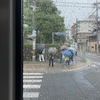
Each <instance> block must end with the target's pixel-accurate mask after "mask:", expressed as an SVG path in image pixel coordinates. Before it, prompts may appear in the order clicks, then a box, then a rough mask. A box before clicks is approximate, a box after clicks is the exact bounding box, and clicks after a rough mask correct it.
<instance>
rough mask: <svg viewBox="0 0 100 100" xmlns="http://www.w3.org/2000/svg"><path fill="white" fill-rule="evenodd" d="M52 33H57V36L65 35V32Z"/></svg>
mask: <svg viewBox="0 0 100 100" xmlns="http://www.w3.org/2000/svg"><path fill="white" fill-rule="evenodd" d="M54 34H55V35H57V36H64V35H66V34H67V33H61V32H56V33H54Z"/></svg>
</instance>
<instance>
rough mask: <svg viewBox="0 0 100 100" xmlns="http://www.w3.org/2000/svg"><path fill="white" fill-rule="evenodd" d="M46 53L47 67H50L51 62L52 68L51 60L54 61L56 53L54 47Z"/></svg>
mask: <svg viewBox="0 0 100 100" xmlns="http://www.w3.org/2000/svg"><path fill="white" fill-rule="evenodd" d="M48 53H49V67H50V65H51V62H52V67H54V65H53V60H54V55H55V54H56V53H57V49H56V48H55V47H50V48H49V49H48Z"/></svg>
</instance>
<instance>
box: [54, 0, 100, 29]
mask: <svg viewBox="0 0 100 100" xmlns="http://www.w3.org/2000/svg"><path fill="white" fill-rule="evenodd" d="M53 1H54V3H55V4H56V6H57V8H58V10H60V11H61V16H63V17H64V23H65V27H66V28H69V29H70V28H71V26H72V25H73V23H76V19H78V20H86V19H87V18H88V17H89V16H90V15H91V14H92V13H93V12H94V11H95V10H96V8H93V5H92V3H94V2H96V0H53ZM98 2H100V0H98ZM86 3H87V4H86ZM77 6H78V7H77ZM81 6H84V7H81ZM86 6H88V7H86ZM89 7H90V8H89ZM99 11H100V10H99Z"/></svg>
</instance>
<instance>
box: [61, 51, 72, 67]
mask: <svg viewBox="0 0 100 100" xmlns="http://www.w3.org/2000/svg"><path fill="white" fill-rule="evenodd" d="M62 53H63V55H65V61H66V67H67V66H69V59H70V57H71V55H72V54H71V52H70V51H68V50H65V51H63V52H62Z"/></svg>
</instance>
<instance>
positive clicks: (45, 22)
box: [35, 0, 65, 43]
mask: <svg viewBox="0 0 100 100" xmlns="http://www.w3.org/2000/svg"><path fill="white" fill-rule="evenodd" d="M36 5H37V9H36V15H35V18H36V19H35V25H36V29H37V30H40V34H41V39H42V41H43V42H44V43H45V42H48V43H51V42H52V32H64V31H65V27H64V26H65V25H64V20H63V17H61V16H60V15H59V14H60V11H58V9H57V7H56V6H55V5H54V4H53V2H52V1H51V0H37V1H36ZM55 37H56V40H58V41H59V37H57V36H55Z"/></svg>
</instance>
